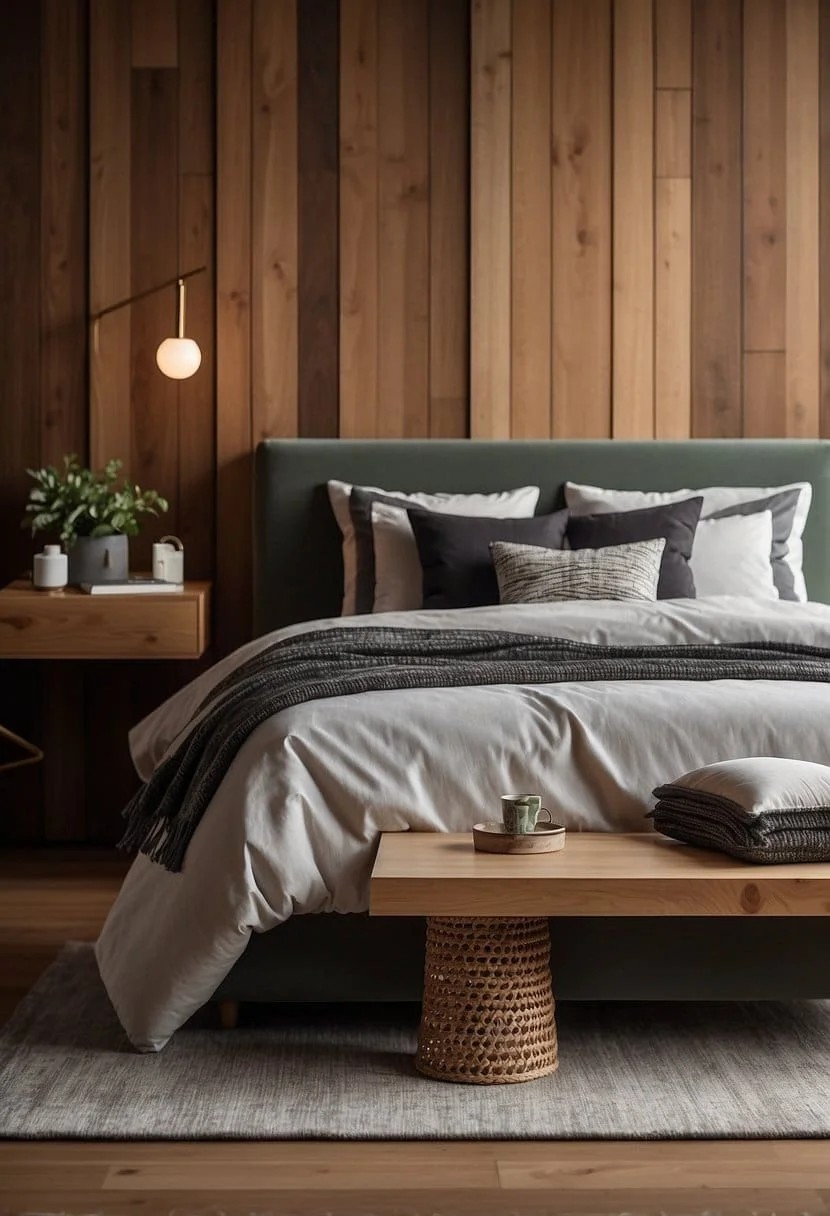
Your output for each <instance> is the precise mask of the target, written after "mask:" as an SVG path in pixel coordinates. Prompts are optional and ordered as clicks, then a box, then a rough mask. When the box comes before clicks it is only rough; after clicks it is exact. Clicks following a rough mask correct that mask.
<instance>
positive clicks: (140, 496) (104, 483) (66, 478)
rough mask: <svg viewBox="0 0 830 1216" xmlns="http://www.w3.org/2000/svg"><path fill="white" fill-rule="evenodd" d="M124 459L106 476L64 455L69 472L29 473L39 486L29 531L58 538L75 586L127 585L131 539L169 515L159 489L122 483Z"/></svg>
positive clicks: (26, 522) (29, 507) (32, 494)
mask: <svg viewBox="0 0 830 1216" xmlns="http://www.w3.org/2000/svg"><path fill="white" fill-rule="evenodd" d="M120 471H121V461H120V460H110V461H108V462H107V464H106V466H105V467H104V469H103V470H102V471H101V472H97V473H96V472H94V471H93V470H92V469H86V468H84V467H83V466H82V465H81V462H80V461H79V460H78V457H77V456H64V458H63V469H62V470H58V469H56V468H55V467H54V466H53V465H47V466H46V467H45V468H42V469H27V470H26V472H27V473H28V474H29V476H30V477H31V478H32V480H33V482H34V483H35V484H34V486H33V487H32V489H31V490H30V491H29V501H28V502H27V504H26V512H25V517H24V519H23V527H24V528H28V529H29V530H30V531H31V533H32V536H36V535H37V534H38V533H39V532H46V533H52V534H53V535H57V537H58V538H59V539H60V541H61V544H62V545H63V547H64V549H65V550H66V552H67V554H68V555H69V581H70V583H75V584H78V583H111V582H121V581H123V580H124V579H126V578H127V577H128V575H129V568H130V554H129V537H131V536H137V535H138V531H139V528H140V517H141V516H142V515H158V514H159V513H160V512H162V511H166V510H167V501H166V500H165V499H164V498H162V497H161V495H160V494H158V493H157V492H156V491H155V490H142V489H140V487H139V486H137V485H136V484H135V483H134V482H132V481H127V480H125V481H123V482H121V483H120V484H119V474H120Z"/></svg>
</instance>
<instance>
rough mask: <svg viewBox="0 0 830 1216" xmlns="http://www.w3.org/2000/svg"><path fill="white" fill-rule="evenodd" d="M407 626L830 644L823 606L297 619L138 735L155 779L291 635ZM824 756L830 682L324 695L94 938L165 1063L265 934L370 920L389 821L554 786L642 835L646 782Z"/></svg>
mask: <svg viewBox="0 0 830 1216" xmlns="http://www.w3.org/2000/svg"><path fill="white" fill-rule="evenodd" d="M377 625H395V626H403V627H407V628H432V629H453V628H460V627H465V628H472V629H494V630H510V631H518V632H527V633H538V634H544V635H547V636H561V637H566V638H573V639H577V640H581V641H588V642H596V643H602V644H621V645H629V644H630V645H636V644H675V643H704V642H721V643H726V642H744V641H758V640H774V641H792V642H802V643H809V644H813V645H817V646H822V647H828V648H830V607H828V606H826V605H823V604H795V603H788V602H782V601H779V600H750V599H734V598H731V597H714V598H711V599H699V600H662V601H658V602H656V603H653V602H645V603H612V602H608V601H597V602H593V603H572V602H571V603H563V604H523V605H517V606H502V607H497V608H475V609H465V610H458V611H451V612H423V611H418V612H405V613H389V614H383V615H378V616H362V617H352V618H347V619H343V618H337V619H333V620H328V621H322V622H321V621H315V622H311V623H310V624H306V625H301V626H292V627H291V628H289V629H285V630H282V631H281V632H280V633H277V634H271V635H269V636H268V637H265V638H260V639H258V640H257V641H256V642H251V643H249V645H247V646H245V647H243V648H242V649H241V650H238V651H237V652H236V653H235V654H233V655H231V656H229V657H228V658H227V659H225V660H223V661H222V662H221V663H219V664H217V665H216V666H215V667H214V668H212V669H211V670H210V671H209V672H206V673H205V674H204V675H202V676H200V677H199V678H198V679H197V680H194V681H193V683H192V684H190V685H188V686H187V687H186V688H184V689H183V690H182V691H181V692H179V693H177V694H176V695H175V696H174V697H172V698H171V699H170V700H169V701H167V702H166V703H165V704H164V705H162V706H161V707H160V708H159V709H158V710H156V712H155V713H153V714H151V715H150V717H149V718H147V719H145V720H144V721H143V722H141V723H140V724H139V725H138V726H137V727H136V728H135V729H134V731H133V732H132V734H131V739H130V741H131V747H132V752H133V758H134V760H135V763H136V767H137V769H138V771H139V773H140V775H141V776H142V778H144V779H146V778H147V777H148V776H149V775H150V773H151V772H152V771H153V769H154V768H155V766H156V765H157V764H158V763H159V762H160V761H161V759H162V758H163V757H164V755H165V754H166V753H167V751H168V750H169V749H170V748H172V747H174V746H175V744H176V742H177V740H179V739H180V737H181V736H182V733H183V732H184V731H185V730H186V729H187V727H188V723H189V722H190V720H191V717H192V715H193V714H194V712H195V711H196V709H197V708H198V705H199V704H200V702H201V700H202V698H203V697H204V696H205V694H206V692H207V691H208V689H209V688H211V687H212V686H213V685H214V684H215V683H216V682H218V680H219V679H221V678H222V677H223V676H224V675H225V674H227V672H228V671H230V670H231V669H232V668H233V667H234V666H236V665H238V664H239V663H241V662H242V661H243V660H244V659H245V658H247V657H249V656H250V655H251V654H253V653H255V652H256V651H257V650H258V649H262V648H263V647H264V646H266V645H268V644H269V643H270V642H272V641H274V640H276V639H277V638H279V637H287V636H290V635H292V634H297V633H301V632H304V631H307V630H310V629H318V628H332V627H340V626H354V627H361V628H363V627H368V628H372V627H373V626H377ZM752 755H770V756H774V755H778V756H789V757H793V758H796V759H804V760H814V761H818V762H820V763H830V686H828V685H827V684H807V683H791V682H785V681H737V680H718V681H712V682H709V683H702V682H701V683H696V682H691V681H665V682H660V681H636V680H632V681H625V682H618V683H612V682H594V683H572V684H551V685H542V686H511V685H499V686H493V687H486V688H460V689H455V688H448V689H416V690H412V689H410V690H406V691H400V692H370V693H362V694H359V695H357V696H349V697H342V698H332V699H329V700H324V701H314V702H311V703H309V704H307V705H303V706H299V707H296V708H294V709H291V710H288V711H286V712H284V713H281V714H277V715H275V716H274V717H273V718H271V719H269V720H268V721H267V722H265V723H263V725H261V726H260V727H259V728H258V729H257V730H256V731H255V732H254V734H252V735H251V736H250V738H249V739H248V740H247V742H246V743H245V744H244V746H243V747H242V749H241V750H240V751H239V753H238V755H237V757H236V759H235V760H234V762H233V763H232V765H231V766H230V768H229V769H228V772H227V775H226V777H225V779H224V781H223V783H222V785H221V786H220V788H219V791H218V793H217V794H216V796H215V797H214V799H213V801H212V802H211V804H210V806H209V807H208V809H207V811H206V813H205V815H204V817H203V819H202V821H201V823H200V825H199V827H198V829H197V831H196V833H195V835H194V837H193V840H192V841H191V844H190V846H189V848H188V852H187V856H186V859H185V865H184V869H183V871H182V872H181V873H180V874H173V873H170V872H169V871H167V870H165V869H163V868H162V867H161V866H159V865H157V864H155V863H154V862H151V861H149V860H148V859H147V858H146V857H144V856H139V857H138V858H137V859H136V861H135V862H134V864H133V866H132V868H131V869H130V872H129V873H128V875H127V877H126V879H125V882H124V886H123V888H122V890H121V892H120V894H119V896H118V898H117V900H116V902H115V904H114V906H113V908H112V911H111V912H110V915H109V917H108V918H107V922H106V924H105V925H104V928H103V931H102V933H101V937H100V939H99V941H98V943H97V947H96V952H97V957H98V964H99V967H100V970H101V975H102V977H103V980H104V983H105V985H106V987H107V991H108V992H109V995H110V998H111V999H112V1002H113V1004H114V1006H115V1008H116V1010H117V1012H118V1015H119V1017H120V1019H121V1022H122V1024H123V1026H124V1028H125V1030H126V1032H127V1034H128V1035H129V1037H130V1039H131V1041H132V1042H133V1043H134V1045H135V1046H136V1047H138V1048H140V1049H142V1050H147V1051H153V1050H158V1049H159V1048H161V1047H163V1046H164V1044H165V1042H166V1041H167V1040H168V1038H169V1037H170V1036H171V1035H172V1034H173V1033H174V1031H175V1030H177V1029H178V1027H179V1026H181V1025H182V1023H183V1022H185V1021H186V1019H187V1018H188V1017H189V1016H190V1015H191V1014H192V1013H193V1012H195V1010H196V1009H198V1008H199V1006H200V1005H202V1004H203V1003H204V1002H205V1001H206V1000H208V999H209V998H210V996H211V995H212V994H213V992H214V991H215V989H216V987H217V986H218V984H219V983H220V982H221V980H222V979H223V978H224V977H225V975H226V974H227V973H228V971H229V970H230V969H231V967H232V966H233V964H234V962H235V961H236V959H237V958H238V957H239V955H240V954H241V953H242V952H243V950H244V949H245V946H246V944H247V942H248V939H249V937H250V934H251V933H252V932H256V933H261V932H265V931H266V930H269V929H272V928H274V927H275V926H278V925H279V924H280V923H281V922H282V921H284V920H286V919H287V918H288V917H289V916H292V915H294V914H295V913H311V912H324V911H325V912H331V911H335V912H358V911H363V910H365V909H366V908H367V907H368V883H369V876H370V873H371V868H372V863H373V860H374V855H375V851H376V848H377V843H378V837H379V834H380V833H381V832H384V831H405V830H406V829H413V830H415V831H468V830H469V829H470V827H471V825H472V824H473V823H474V822H475V821H477V820H479V819H485V818H494V817H497V815H498V805H499V801H498V800H499V795H500V794H501V793H503V792H508V791H514V790H532V791H539V792H541V793H542V794H543V795H544V801H545V805H546V806H548V807H549V808H550V810H551V812H552V813H553V817H554V819H558V820H560V821H561V822H562V823H564V824H566V825H567V827H568V828H569V829H571V830H590V831H643V830H648V823H647V822H646V821H644V819H643V816H644V815H645V813H646V812H647V811H648V810H649V809H650V806H651V805H652V799H651V791H652V789H653V788H654V787H655V786H656V785H659V784H661V783H662V782H665V781H670V780H672V779H673V778H675V777H677V776H678V775H679V774H681V773H685V772H688V771H689V770H691V769H694V768H698V767H700V766H702V765H704V764H711V763H713V762H715V761H717V760H727V759H732V758H735V757H740V756H752Z"/></svg>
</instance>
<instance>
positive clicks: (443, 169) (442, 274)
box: [429, 0, 470, 439]
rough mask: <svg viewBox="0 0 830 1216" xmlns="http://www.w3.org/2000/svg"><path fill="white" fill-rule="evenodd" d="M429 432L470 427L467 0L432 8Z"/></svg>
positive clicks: (446, 0) (441, 1) (437, 434)
mask: <svg viewBox="0 0 830 1216" xmlns="http://www.w3.org/2000/svg"><path fill="white" fill-rule="evenodd" d="M429 37H430V46H429V73H430V76H429V123H430V130H429V181H430V212H429V399H430V400H429V433H430V435H432V436H433V438H436V439H462V438H464V437H465V436H466V435H467V434H468V433H469V417H468V414H469V396H470V320H469V317H470V313H469V303H470V292H469V276H470V261H469V249H468V240H469V225H470V189H469V163H470V136H469V123H468V117H467V109H468V105H469V95H470V92H469V91H470V65H469V5H468V3H467V0H430V11H429Z"/></svg>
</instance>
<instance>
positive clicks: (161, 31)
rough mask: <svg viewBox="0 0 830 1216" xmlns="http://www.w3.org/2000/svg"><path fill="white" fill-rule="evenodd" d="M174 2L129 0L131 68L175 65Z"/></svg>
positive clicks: (176, 47)
mask: <svg viewBox="0 0 830 1216" xmlns="http://www.w3.org/2000/svg"><path fill="white" fill-rule="evenodd" d="M176 2H177V0H132V4H131V9H132V14H131V15H132V22H131V24H132V65H133V67H134V68H175V67H177V66H178V49H179V38H178V28H177V25H178V20H177V19H178V13H177V10H176Z"/></svg>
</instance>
